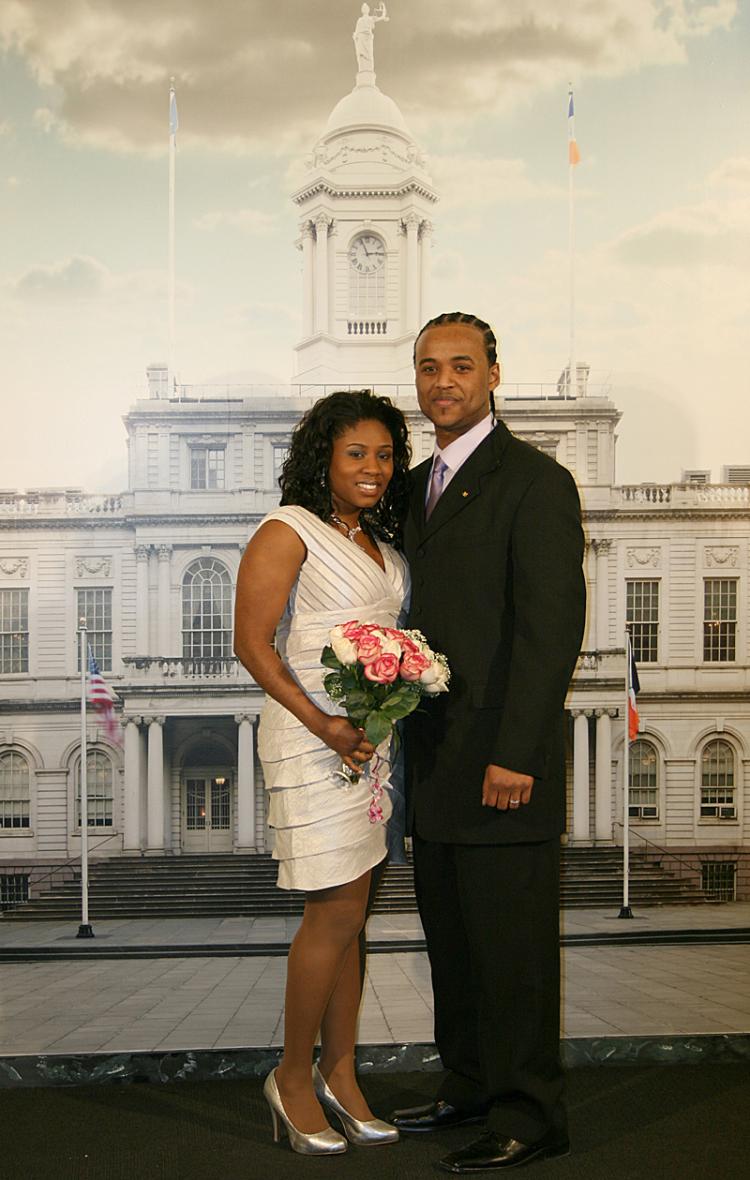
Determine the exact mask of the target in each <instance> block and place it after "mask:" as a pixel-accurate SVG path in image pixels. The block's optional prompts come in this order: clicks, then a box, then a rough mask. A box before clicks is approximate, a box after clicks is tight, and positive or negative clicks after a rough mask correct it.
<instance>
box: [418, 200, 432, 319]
mask: <svg viewBox="0 0 750 1180" xmlns="http://www.w3.org/2000/svg"><path fill="white" fill-rule="evenodd" d="M432 230H433V225H432V222H431V221H423V222H422V224H421V226H420V230H419V241H420V255H421V257H420V261H421V263H422V275H421V278H422V282H421V290H420V298H419V314H418V316H417V319H418V321H419V324H420V326H421V325H422V324H423V323H424V322H425V320H426V319H427V308H428V307H429V305H430V266H431V263H432Z"/></svg>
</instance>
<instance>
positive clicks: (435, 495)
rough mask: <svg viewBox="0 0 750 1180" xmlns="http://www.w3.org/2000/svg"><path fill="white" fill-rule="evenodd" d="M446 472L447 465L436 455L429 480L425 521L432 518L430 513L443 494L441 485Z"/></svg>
mask: <svg viewBox="0 0 750 1180" xmlns="http://www.w3.org/2000/svg"><path fill="white" fill-rule="evenodd" d="M447 471H448V464H447V463H444V462H443V460H442V459H441V458H440V456H439V455H438V456H437V457H436V459H435V462H434V464H433V468H432V478H431V480H430V494H429V495H428V497H427V503H426V505H425V510H424V518H425V520H429V519H430V517H431V516H432V511H433V509H434V507H435V505H436V504H437V502H438V500H439V499H440V497H441V496H442V494H443V485H444V483H445V476H446V472H447Z"/></svg>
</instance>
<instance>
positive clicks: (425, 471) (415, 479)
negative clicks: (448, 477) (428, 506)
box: [409, 458, 432, 537]
mask: <svg viewBox="0 0 750 1180" xmlns="http://www.w3.org/2000/svg"><path fill="white" fill-rule="evenodd" d="M431 469H432V459H431V458H430V459H425V461H424V462H423V463H420V464H419V466H418V467H415V468H414V470H413V471H412V473H411V475H412V487H411V499H410V500H409V516H410V518H411V520H410V524H411V528H412V529H413V530H414V533H415V534H416V536H418V537H421V536H422V533H423V532H424V526H425V520H424V502H425V497H426V495H427V480H428V479H429V478H430V471H431Z"/></svg>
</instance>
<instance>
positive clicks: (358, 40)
mask: <svg viewBox="0 0 750 1180" xmlns="http://www.w3.org/2000/svg"><path fill="white" fill-rule="evenodd" d="M380 20H389V16H388V13H387V11H386V7H385V4H382V3H381V5H380V7H379V8H377V9H376V10H375V12H374V13H373V14H372V15H371V14H370V5H369V4H363V5H362V15H361V16H360V18H359V20H358V21H357V23H356V25H355V26H354V32H353V33H352V38H353V39H354V52H355V53H356V55H357V70H358V72H359V73H360V74H363V73H374V72H375V48H374V45H375V35H374V33H373V30H374V28H375V24H376V22H377V21H380Z"/></svg>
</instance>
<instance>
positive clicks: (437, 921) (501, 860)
mask: <svg viewBox="0 0 750 1180" xmlns="http://www.w3.org/2000/svg"><path fill="white" fill-rule="evenodd" d="M414 868H415V881H416V892H417V901H418V903H419V912H420V916H421V918H422V924H423V926H424V931H425V936H426V939H427V949H428V951H429V957H430V966H431V969H432V987H433V995H434V1000H435V1043H436V1045H437V1049H438V1052H439V1053H440V1057H441V1059H442V1062H443V1066H444V1068H445V1069H446V1070H447V1071H448V1073H447V1076H446V1077H445V1079H444V1081H443V1083H442V1085H441V1087H440V1091H439V1093H438V1097H439V1098H442V1099H444V1100H445V1101H446V1102H450V1103H451V1104H452V1105H453V1106H457V1107H459V1108H462V1109H472V1108H474V1107H478V1106H484V1105H485V1104H490V1113H489V1117H488V1126H489V1128H490V1129H491V1130H493V1131H495V1132H496V1133H497V1134H498V1135H501V1136H512V1137H513V1138H515V1139H519V1140H520V1141H521V1142H523V1143H532V1142H534V1141H535V1140H536V1139H539V1138H541V1136H542V1135H544V1134H545V1133H546V1132H547V1131H548V1130H550V1129H551V1128H553V1127H554V1128H556V1129H558V1130H560V1131H564V1130H565V1128H566V1122H565V1110H564V1105H563V1075H562V1068H561V1064H560V1045H559V1042H560V938H559V892H560V890H559V879H560V843H559V840H558V839H557V838H555V839H554V840H545V841H542V842H539V843H532V844H504V845H498V844H444V843H438V842H436V841H431V840H424V839H422V838H421V837H420V836H419V835H418V834H417V833H415V835H414Z"/></svg>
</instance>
